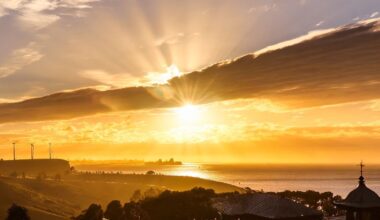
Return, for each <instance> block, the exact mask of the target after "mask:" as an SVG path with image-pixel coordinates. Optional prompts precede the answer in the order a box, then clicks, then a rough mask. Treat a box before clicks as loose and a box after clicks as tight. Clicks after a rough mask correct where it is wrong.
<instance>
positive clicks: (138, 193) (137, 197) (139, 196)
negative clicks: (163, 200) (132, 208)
mask: <svg viewBox="0 0 380 220" xmlns="http://www.w3.org/2000/svg"><path fill="white" fill-rule="evenodd" d="M142 199H143V195H142V193H141V190H139V189H138V190H136V191H134V192H133V194H132V197H131V199H130V200H131V202H138V201H140V200H142Z"/></svg>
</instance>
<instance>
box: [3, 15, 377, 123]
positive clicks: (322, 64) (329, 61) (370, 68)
mask: <svg viewBox="0 0 380 220" xmlns="http://www.w3.org/2000/svg"><path fill="white" fill-rule="evenodd" d="M253 37H254V36H253ZM237 98H268V99H272V100H274V101H277V102H281V103H283V104H287V105H289V106H292V107H311V106H320V105H328V104H338V103H344V102H351V101H361V100H368V99H377V98H380V24H379V22H378V21H373V22H367V23H360V24H355V25H350V26H346V27H342V28H339V29H337V30H335V31H332V32H330V33H327V34H323V35H319V36H316V37H314V38H312V39H311V40H305V41H303V42H301V43H298V44H295V45H291V46H286V47H283V48H281V49H276V50H273V51H268V52H266V53H263V54H261V55H258V56H255V55H252V54H251V55H246V56H243V57H240V58H238V59H236V60H233V61H229V62H224V63H218V64H215V65H213V66H210V67H208V68H205V69H203V70H201V71H197V72H192V73H189V74H186V75H184V76H182V77H178V78H174V79H172V80H170V82H169V84H168V85H164V86H152V87H136V88H124V89H117V90H109V91H97V90H93V89H84V90H78V91H73V92H67V93H58V94H53V95H50V96H45V97H41V98H35V99H30V100H25V101H23V102H18V103H8V104H1V105H0V122H1V123H4V122H13V121H40V120H54V119H68V118H74V117H79V116H86V115H93V114H97V113H106V112H112V111H125V110H137V109H149V108H161V107H172V106H177V105H180V104H182V103H184V102H193V103H208V102H212V101H219V100H229V99H237Z"/></svg>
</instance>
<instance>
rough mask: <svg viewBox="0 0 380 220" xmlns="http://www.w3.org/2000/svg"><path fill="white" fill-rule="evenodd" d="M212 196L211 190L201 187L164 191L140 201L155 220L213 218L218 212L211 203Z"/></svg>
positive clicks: (216, 216)
mask: <svg viewBox="0 0 380 220" xmlns="http://www.w3.org/2000/svg"><path fill="white" fill-rule="evenodd" d="M214 196H215V193H214V191H213V190H207V189H203V188H194V189H192V190H190V191H185V192H171V191H164V192H163V193H161V194H160V195H159V196H158V197H156V198H146V199H144V200H143V201H141V208H142V209H143V210H145V211H146V212H147V213H148V215H149V216H150V218H151V219H155V220H167V219H170V220H184V219H215V218H218V212H217V210H216V209H215V208H213V207H212V204H211V198H212V197H214Z"/></svg>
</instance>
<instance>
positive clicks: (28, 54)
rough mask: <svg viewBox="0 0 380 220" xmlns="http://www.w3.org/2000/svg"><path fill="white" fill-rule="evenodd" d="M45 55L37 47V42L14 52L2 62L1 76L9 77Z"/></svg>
mask: <svg viewBox="0 0 380 220" xmlns="http://www.w3.org/2000/svg"><path fill="white" fill-rule="evenodd" d="M42 57H43V55H42V54H41V53H40V52H39V51H38V49H37V48H36V45H35V43H33V42H32V43H29V44H28V45H27V46H26V47H24V48H21V49H17V50H15V51H13V52H12V54H11V56H10V58H8V60H6V61H5V62H3V63H2V64H0V78H4V77H7V76H9V75H11V74H13V73H15V72H16V71H18V70H20V69H22V68H24V67H25V66H27V65H29V64H32V63H34V62H37V61H38V60H40V59H41V58H42Z"/></svg>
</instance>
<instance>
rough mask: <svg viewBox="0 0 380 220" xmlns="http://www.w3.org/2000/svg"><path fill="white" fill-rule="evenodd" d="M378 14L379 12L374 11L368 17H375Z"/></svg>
mask: <svg viewBox="0 0 380 220" xmlns="http://www.w3.org/2000/svg"><path fill="white" fill-rule="evenodd" d="M378 15H379V12H377V11H376V12H374V13H372V14H371V16H370V17H371V18H374V17H377V16H378Z"/></svg>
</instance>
